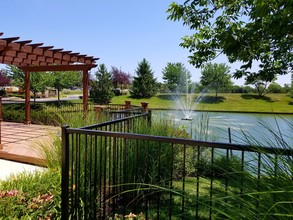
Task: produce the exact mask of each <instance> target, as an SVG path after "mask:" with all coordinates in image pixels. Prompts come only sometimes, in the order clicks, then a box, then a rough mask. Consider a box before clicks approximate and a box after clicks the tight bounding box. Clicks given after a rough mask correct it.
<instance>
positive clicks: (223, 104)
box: [112, 93, 293, 114]
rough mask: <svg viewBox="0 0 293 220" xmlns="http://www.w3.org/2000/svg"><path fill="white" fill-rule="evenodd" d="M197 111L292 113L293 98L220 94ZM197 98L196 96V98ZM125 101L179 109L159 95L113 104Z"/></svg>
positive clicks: (167, 96) (116, 99)
mask: <svg viewBox="0 0 293 220" xmlns="http://www.w3.org/2000/svg"><path fill="white" fill-rule="evenodd" d="M206 96H207V97H206V98H205V99H204V100H202V101H201V102H200V103H199V104H198V105H197V107H196V109H195V110H203V111H229V112H267V113H273V112H275V113H292V114H293V98H291V97H290V96H289V95H287V94H268V95H266V96H265V97H262V98H258V96H257V95H256V94H234V93H233V94H232V93H223V94H219V98H218V99H217V100H215V99H214V98H213V96H214V94H208V95H206ZM194 98H196V95H195V97H194ZM125 100H130V101H131V104H132V105H140V103H141V102H148V103H149V108H154V109H157V108H159V109H164V108H167V109H170V108H171V109H178V107H176V103H175V101H174V100H173V98H172V95H170V94H158V95H156V96H154V97H152V98H149V99H133V98H130V97H129V96H127V95H126V96H115V97H114V98H113V99H112V103H113V104H124V102H125Z"/></svg>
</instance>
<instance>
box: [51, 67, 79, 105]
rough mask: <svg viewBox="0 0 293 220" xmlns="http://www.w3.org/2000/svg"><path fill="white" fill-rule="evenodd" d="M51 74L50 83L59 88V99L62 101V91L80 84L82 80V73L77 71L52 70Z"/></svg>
mask: <svg viewBox="0 0 293 220" xmlns="http://www.w3.org/2000/svg"><path fill="white" fill-rule="evenodd" d="M50 76H51V82H50V83H48V84H49V85H50V86H52V87H54V88H55V89H57V94H58V101H60V91H62V90H63V89H69V88H72V87H75V86H80V85H81V82H82V74H81V73H80V72H75V71H65V72H51V73H50Z"/></svg>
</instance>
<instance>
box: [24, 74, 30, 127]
mask: <svg viewBox="0 0 293 220" xmlns="http://www.w3.org/2000/svg"><path fill="white" fill-rule="evenodd" d="M24 88H25V119H24V123H25V124H27V125H28V124H30V123H31V115H30V113H31V111H30V96H31V94H30V93H31V91H30V72H29V71H25V72H24Z"/></svg>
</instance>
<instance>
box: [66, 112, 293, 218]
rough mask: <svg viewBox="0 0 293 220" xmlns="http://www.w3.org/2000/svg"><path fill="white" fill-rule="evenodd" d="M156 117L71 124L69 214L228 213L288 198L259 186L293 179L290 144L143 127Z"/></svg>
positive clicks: (196, 215)
mask: <svg viewBox="0 0 293 220" xmlns="http://www.w3.org/2000/svg"><path fill="white" fill-rule="evenodd" d="M148 117H149V116H148V114H143V115H142V116H134V117H127V118H123V119H119V120H117V121H111V122H107V123H103V124H100V125H91V126H86V127H83V128H78V129H76V128H69V127H65V126H64V127H63V129H62V140H63V161H62V211H63V213H62V217H63V219H68V218H72V219H107V218H109V217H113V216H114V215H115V213H119V214H122V215H123V216H124V215H126V214H127V213H129V212H134V213H140V212H142V213H143V214H142V215H143V216H144V218H145V219H189V218H193V219H213V218H216V217H222V218H225V217H223V216H222V215H223V210H225V209H227V207H233V209H235V210H240V212H239V213H238V214H240V213H241V212H243V213H244V212H247V211H248V209H251V208H252V207H246V202H245V201H252V202H253V203H255V207H256V208H257V209H258V211H259V213H264V212H266V210H267V209H268V207H267V202H268V201H267V200H269V199H271V200H273V201H274V202H275V203H278V199H281V198H279V197H278V196H277V195H276V194H273V195H270V197H268V198H267V194H266V195H263V194H257V193H256V192H259V191H260V190H264V191H265V190H266V189H267V187H268V182H269V180H272V179H276V178H278V176H279V175H280V173H281V172H282V173H284V172H285V173H286V176H287V178H285V179H284V183H283V184H284V185H280V186H275V190H276V191H277V190H279V189H282V187H283V186H286V185H288V184H289V185H291V186H292V167H291V165H292V156H293V151H292V150H290V149H282V148H271V147H270V148H269V147H258V146H246V145H236V144H226V143H215V142H205V141H196V140H191V139H182V138H171V137H161V136H151V135H143V134H135V133H134V132H135V129H136V128H135V124H136V122H137V120H143V123H145V124H147V123H149V120H148V119H149V118H148ZM115 124H116V126H115ZM283 177H284V175H283ZM270 183H271V182H270ZM251 192H253V193H254V194H253V193H251ZM265 199H266V200H265ZM272 209H273V208H272ZM258 217H261V216H256V218H258Z"/></svg>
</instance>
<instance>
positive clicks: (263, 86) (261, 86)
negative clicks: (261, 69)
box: [245, 75, 276, 97]
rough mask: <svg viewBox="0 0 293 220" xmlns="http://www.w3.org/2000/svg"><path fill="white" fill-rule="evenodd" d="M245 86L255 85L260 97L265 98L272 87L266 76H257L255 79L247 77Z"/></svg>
mask: <svg viewBox="0 0 293 220" xmlns="http://www.w3.org/2000/svg"><path fill="white" fill-rule="evenodd" d="M273 80H276V78H274V79H273ZM245 84H246V85H249V84H251V85H254V87H255V90H256V92H257V94H258V96H259V97H262V96H265V95H266V94H267V93H268V92H269V90H268V87H269V85H270V82H269V80H267V78H266V76H263V75H257V76H255V77H247V78H246V81H245Z"/></svg>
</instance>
